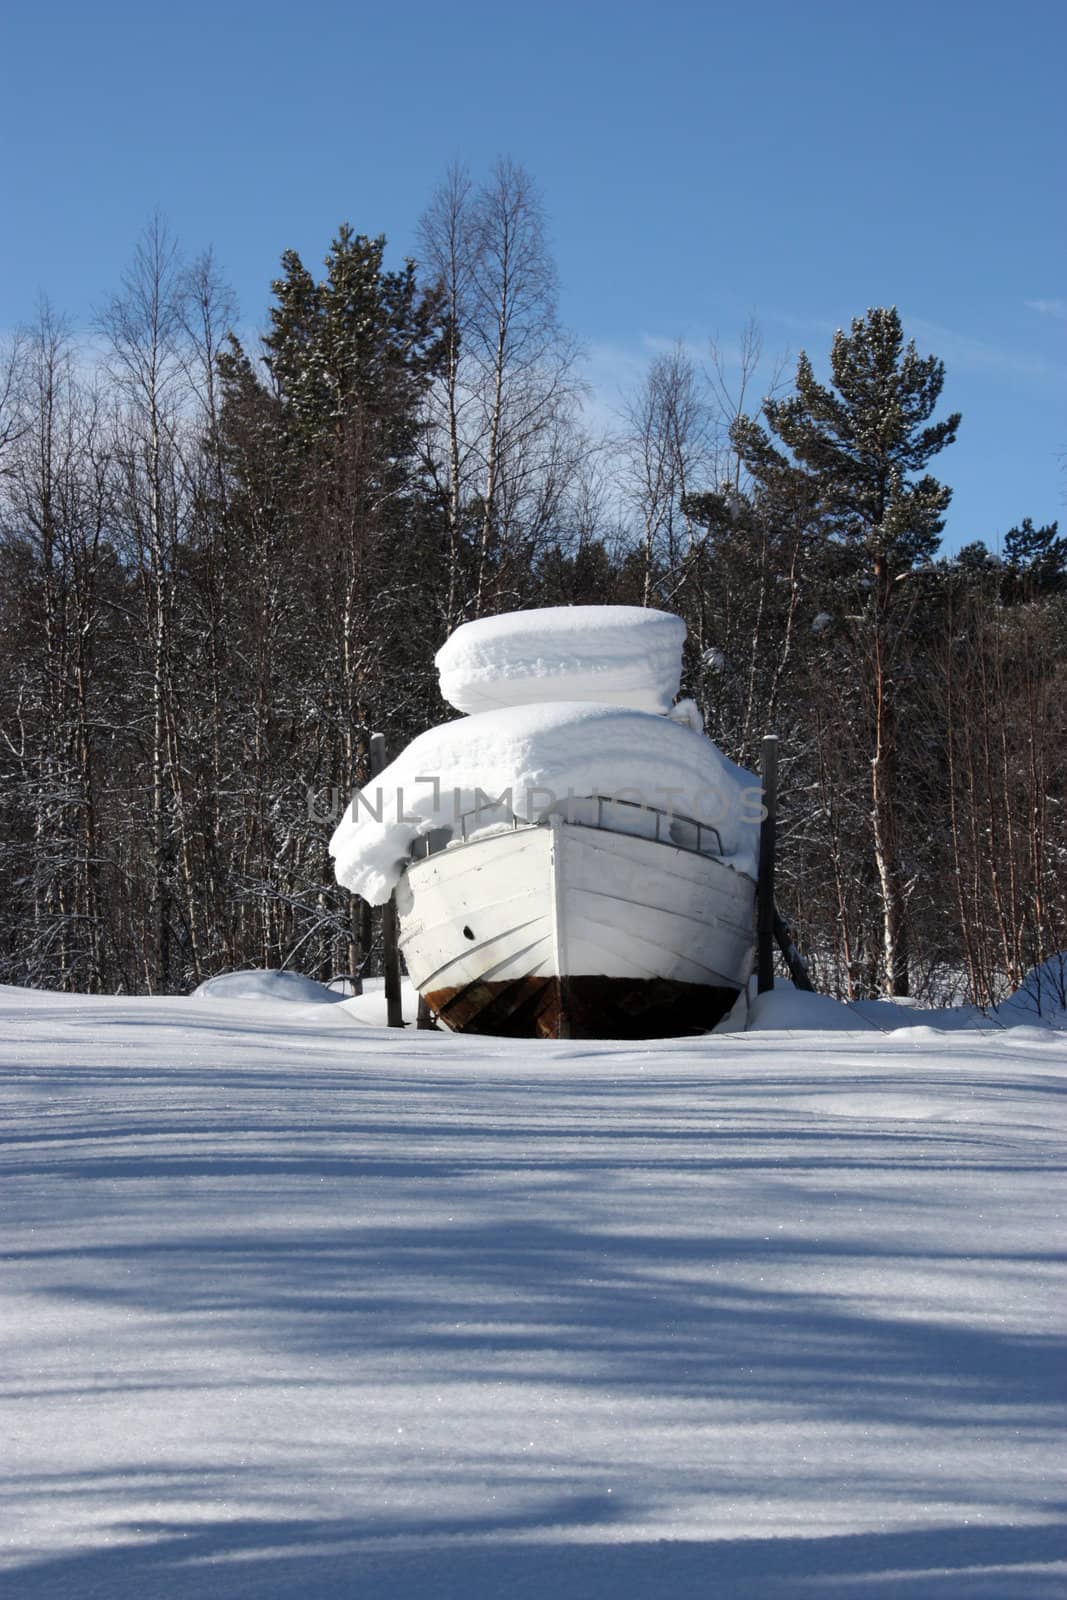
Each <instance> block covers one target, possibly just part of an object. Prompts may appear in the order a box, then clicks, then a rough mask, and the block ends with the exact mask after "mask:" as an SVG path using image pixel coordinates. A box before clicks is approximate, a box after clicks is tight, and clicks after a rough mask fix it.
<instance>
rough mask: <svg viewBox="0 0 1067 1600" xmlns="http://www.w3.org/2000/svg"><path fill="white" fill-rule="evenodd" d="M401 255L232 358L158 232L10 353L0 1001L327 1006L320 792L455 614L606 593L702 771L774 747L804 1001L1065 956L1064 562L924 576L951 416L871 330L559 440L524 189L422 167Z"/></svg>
mask: <svg viewBox="0 0 1067 1600" xmlns="http://www.w3.org/2000/svg"><path fill="white" fill-rule="evenodd" d="M418 238H419V245H418V258H417V261H409V262H405V263H403V264H402V265H401V266H400V267H398V268H394V267H390V266H388V265H387V263H386V253H385V241H384V239H382V238H380V237H373V236H366V235H361V234H357V233H355V232H354V231H353V230H352V229H351V228H350V227H348V226H347V225H346V226H344V227H342V228H341V229H340V230H339V231H338V234H337V236H336V238H335V239H334V240H333V242H332V244H331V245H330V248H329V251H328V253H327V255H326V258H325V263H324V271H323V272H322V274H321V276H317V275H316V274H315V273H313V272H311V271H310V270H309V269H308V268H307V267H306V266H305V264H304V262H303V261H302V260H301V258H300V257H299V256H298V255H297V254H296V253H295V252H292V251H290V252H287V253H286V254H285V255H284V256H283V258H282V262H281V270H280V273H279V276H278V277H277V278H276V279H275V280H274V282H273V283H272V285H271V295H272V298H271V305H270V312H269V326H268V328H267V331H266V332H265V333H264V334H263V335H262V337H261V338H259V339H258V340H255V341H251V340H247V339H243V338H242V337H241V336H239V334H238V333H237V332H236V331H235V329H236V327H237V314H236V308H235V306H234V305H233V303H232V298H231V296H230V294H229V292H228V290H227V288H226V286H225V284H224V283H223V282H222V281H221V279H220V276H219V274H218V272H217V270H216V267H215V264H214V262H213V260H212V258H211V256H210V254H208V255H204V256H202V257H200V258H198V259H196V260H193V261H188V260H186V259H185V258H184V257H183V256H182V254H181V253H180V251H179V250H178V248H177V245H176V244H175V242H174V241H173V240H172V238H171V237H170V236H169V233H168V231H167V228H166V226H165V225H164V224H163V223H162V222H161V221H158V220H157V221H155V222H154V223H152V224H151V225H150V227H149V228H148V229H147V230H146V232H145V235H144V237H143V238H142V240H141V242H140V244H139V246H138V248H137V250H136V252H135V254H134V257H133V260H132V262H131V265H130V268H129V270H128V272H127V273H126V275H125V277H124V279H123V282H122V284H121V285H120V287H119V290H118V291H117V293H116V294H115V295H114V297H113V299H112V300H111V302H110V303H109V304H108V305H107V306H105V307H104V308H103V310H102V311H101V313H100V315H99V317H98V319H97V322H96V325H95V328H94V331H93V335H92V338H91V339H90V340H87V341H86V340H78V339H76V338H75V337H74V335H73V334H72V333H71V331H70V330H69V329H68V327H67V326H66V325H65V324H64V322H63V320H62V319H61V318H60V317H59V316H58V315H57V314H56V313H54V312H53V311H52V310H50V309H48V308H45V309H43V310H42V311H41V313H40V315H39V317H38V319H37V321H36V323H35V324H34V325H33V326H32V327H29V328H27V329H26V330H24V331H23V332H22V333H20V334H19V335H18V336H17V337H16V338H15V339H13V340H12V341H10V344H9V348H8V349H7V350H6V352H5V355H4V360H3V365H2V369H0V784H2V797H0V886H2V899H0V981H5V982H11V983H23V984H31V985H35V986H39V987H53V988H64V989H70V990H80V991H88V992H110V991H122V992H143V991H148V992H184V991H186V990H188V989H189V988H190V987H192V986H193V985H194V984H195V983H197V982H198V981H200V980H201V979H203V978H204V977H207V976H210V975H211V974H213V973H215V972H218V971H221V970H226V969H230V968H236V967H242V966H249V965H254V966H267V967H279V966H283V965H284V966H290V967H294V968H296V969H299V970H302V971H306V972H309V973H312V974H314V975H317V976H320V977H324V978H329V977H333V976H336V975H340V974H344V975H348V976H350V977H352V978H353V979H356V980H357V981H358V978H359V976H360V975H361V974H363V973H365V972H367V971H370V970H374V967H375V963H376V961H377V937H378V935H377V929H376V921H375V918H373V917H372V915H371V913H370V909H369V908H368V907H366V906H364V905H362V904H360V903H359V902H358V901H356V900H355V899H353V897H351V896H349V895H347V894H346V893H344V892H343V891H341V890H340V889H338V888H337V886H336V885H335V883H334V881H333V875H332V871H331V869H330V862H329V858H328V855H327V852H326V842H327V840H328V837H329V834H330V831H331V819H330V816H329V814H328V810H323V809H322V807H321V806H320V805H319V804H318V803H317V801H316V798H315V797H316V796H321V795H323V794H324V793H327V794H328V793H329V791H330V790H331V789H333V788H338V789H341V790H342V791H345V792H347V790H349V789H350V788H351V787H352V786H353V785H355V784H359V783H362V782H365V781H366V780H367V779H368V776H369V766H368V763H369V740H370V734H371V733H372V732H373V731H377V730H381V731H383V732H384V733H385V734H386V736H387V738H388V741H389V745H390V748H391V749H393V750H398V749H399V748H400V747H401V746H402V745H403V744H404V743H406V742H407V741H408V740H409V739H410V738H411V737H413V736H414V735H415V734H416V733H418V732H419V731H421V730H422V729H424V728H426V727H428V726H430V725H432V724H434V723H436V722H439V721H442V720H444V719H445V718H446V717H448V716H450V715H452V713H450V712H449V710H448V708H446V707H445V706H444V705H443V704H442V703H441V701H440V698H439V695H438V693H437V686H436V676H435V673H434V670H433V654H434V651H435V649H436V648H437V647H438V646H439V644H440V643H441V642H442V641H443V639H444V638H445V637H446V636H447V634H448V633H449V632H450V631H451V630H452V628H454V627H455V626H457V625H458V624H459V623H460V622H462V621H464V620H468V619H470V618H473V617H477V616H481V615H486V614H489V613H492V612H497V611H502V610H512V609H518V608H523V607H529V606H540V605H558V604H584V603H599V602H617V603H628V604H637V605H653V606H661V607H663V608H665V609H668V610H671V611H675V612H678V613H679V614H681V615H682V616H683V617H684V618H685V621H686V623H687V626H688V630H689V636H688V642H687V646H686V659H685V677H684V682H683V691H684V692H685V693H687V694H689V695H691V696H692V697H693V698H694V699H695V700H696V701H697V703H698V705H699V707H700V709H701V711H702V713H703V715H704V717H705V721H706V725H707V728H708V732H709V734H710V735H711V736H712V737H713V738H714V739H715V740H716V741H717V743H718V744H719V745H720V746H721V747H722V748H723V750H724V751H725V752H726V753H727V754H728V755H730V756H731V757H732V758H733V759H735V760H737V761H739V762H740V763H741V764H742V765H746V766H749V767H751V766H753V765H754V764H755V762H756V761H757V759H758V748H759V741H760V738H761V736H762V735H763V733H764V732H766V731H770V730H774V731H777V732H778V733H779V735H780V736H781V739H782V746H783V756H782V783H783V796H782V826H783V843H782V874H783V882H782V890H781V895H780V898H781V899H782V901H783V910H784V911H785V912H786V913H787V914H788V916H789V917H790V918H791V920H792V923H793V926H794V928H795V929H796V932H797V935H798V938H799V940H800V942H801V943H802V944H803V946H804V947H805V949H806V951H807V952H808V954H809V956H810V959H811V963H812V966H813V969H814V976H815V979H816V982H817V985H818V986H819V987H823V988H825V989H827V990H828V991H830V992H833V993H836V994H839V995H841V996H844V997H848V998H858V997H863V996H867V995H872V994H879V993H891V994H897V995H908V994H913V995H915V996H917V997H919V998H921V999H928V1000H931V1001H934V1002H943V1001H945V1000H948V999H953V998H959V999H964V998H971V999H973V1000H975V1001H977V1002H979V1003H988V1002H990V1001H994V1000H996V999H997V998H999V997H1001V996H1002V995H1003V994H1004V993H1006V992H1007V991H1009V990H1010V989H1012V988H1014V987H1016V986H1017V985H1018V983H1019V982H1020V980H1021V979H1022V978H1023V976H1024V975H1025V973H1026V972H1027V971H1028V970H1029V969H1030V968H1031V967H1032V966H1034V965H1035V964H1036V963H1037V962H1039V961H1040V960H1042V959H1044V958H1046V957H1048V956H1050V955H1052V954H1053V953H1054V952H1056V951H1059V950H1062V949H1063V948H1064V947H1065V946H1067V826H1065V819H1064V798H1063V797H1064V795H1065V794H1067V782H1065V778H1067V772H1065V766H1067V755H1065V751H1067V737H1065V735H1067V727H1065V722H1067V715H1065V709H1064V708H1065V705H1067V695H1065V693H1064V690H1065V668H1064V661H1065V649H1064V646H1065V641H1067V539H1064V538H1063V537H1061V536H1060V534H1059V532H1058V529H1057V527H1056V525H1055V524H1050V525H1047V526H1043V527H1035V526H1034V525H1033V523H1032V521H1031V520H1029V519H1027V518H1025V517H1023V518H1021V520H1020V522H1019V525H1018V526H1017V527H1016V528H1015V529H1013V530H1012V531H1011V532H1010V533H1009V534H1008V536H1007V537H1006V539H1005V540H1004V543H1003V548H1002V549H1001V550H998V551H990V550H989V549H988V548H987V547H986V545H985V544H984V543H982V542H980V541H975V542H972V543H971V544H969V545H967V546H965V547H964V548H963V549H962V550H960V551H959V553H958V554H956V555H954V556H951V557H945V556H943V555H941V554H939V538H940V534H941V532H942V529H943V518H944V513H945V510H946V508H947V506H948V503H949V499H950V494H951V491H950V489H949V488H948V487H947V486H946V485H945V484H944V483H942V482H941V481H940V480H939V479H937V478H935V477H933V476H932V475H931V474H930V473H929V472H928V471H927V468H928V466H929V465H930V464H931V463H932V462H933V461H934V460H935V458H937V457H938V456H940V454H941V452H942V451H943V450H945V449H946V448H947V447H948V446H950V445H951V442H952V440H953V438H954V437H955V434H956V431H957V429H958V428H959V427H960V426H961V419H960V418H959V416H957V415H955V414H944V415H942V414H940V405H941V397H942V390H943V386H944V381H945V371H944V367H943V365H942V363H941V362H940V361H939V360H938V359H937V358H936V356H933V355H920V354H919V352H917V350H916V349H915V347H914V345H913V344H912V343H910V342H907V341H906V338H905V330H904V329H903V328H902V326H901V321H900V318H899V316H898V315H897V313H896V311H895V310H893V309H892V308H885V307H883V308H875V309H873V310H870V311H868V312H866V313H865V314H863V315H861V316H858V317H857V318H856V319H855V320H854V321H853V323H852V325H851V328H850V329H849V330H848V331H847V332H846V331H842V332H839V333H838V334H837V335H836V337H835V339H834V341H833V346H832V349H831V350H830V352H829V373H830V376H829V381H828V382H826V383H823V382H820V381H819V380H818V378H817V377H816V373H815V368H814V366H813V363H812V361H811V360H810V359H809V357H808V356H807V355H805V354H802V355H801V356H800V358H799V361H798V362H797V364H796V369H795V372H794V373H792V374H791V375H787V374H786V373H785V372H784V371H779V372H778V373H776V374H775V375H774V376H773V378H772V379H771V380H770V383H769V385H768V387H769V390H770V392H769V393H768V394H766V395H760V394H758V393H757V385H758V378H759V375H760V373H761V372H762V370H763V364H762V350H761V344H760V337H759V332H758V329H757V328H756V327H755V325H753V324H750V325H749V326H748V327H747V328H746V329H745V331H744V334H743V337H742V341H741V349H740V354H739V358H738V359H737V360H736V361H733V362H730V363H728V362H727V360H726V358H725V356H724V355H723V354H722V353H721V352H720V351H718V350H717V349H716V348H715V347H714V346H712V347H711V350H710V356H709V361H708V363H707V364H703V363H700V362H698V361H696V360H694V358H693V357H692V355H691V354H690V353H689V352H687V350H686V349H685V348H684V347H682V346H678V347H676V348H674V349H671V350H666V351H663V352H661V353H660V354H658V355H656V356H655V357H654V359H652V360H651V362H650V363H649V366H648V368H647V371H646V372H645V373H644V374H643V375H642V377H641V378H640V380H639V381H638V382H636V383H635V384H634V386H633V388H632V391H631V392H630V393H629V394H628V395H627V396H625V397H624V399H623V401H622V402H621V404H620V409H619V413H618V415H617V416H616V417H614V418H613V419H612V420H611V422H610V425H609V426H607V427H604V426H603V425H600V426H594V425H593V423H592V422H591V420H590V414H589V408H588V406H587V405H586V403H585V402H586V399H587V396H586V393H585V390H584V386H583V383H582V381H581V377H580V354H581V352H580V350H579V348H578V346H577V345H576V343H575V341H574V340H573V339H572V338H571V337H570V336H569V335H568V334H567V332H566V330H565V329H563V328H562V327H561V325H560V322H559V317H558V310H557V283H556V275H555V269H554V266H553V263H552V259H551V255H550V251H549V249H548V245H547V242H546V228H545V217H544V211H543V206H542V202H541V200H540V197H539V195H538V193H537V190H536V188H535V186H534V185H533V183H532V182H531V180H530V178H529V176H528V174H527V173H525V171H524V170H523V169H522V168H521V167H518V166H517V165H515V164H513V163H511V162H506V161H502V162H499V163H497V165H496V166H495V168H494V169H493V171H492V172H491V173H490V175H489V176H488V177H487V179H486V180H485V181H484V182H481V183H476V182H475V181H474V180H472V179H471V177H470V176H469V174H467V173H466V172H465V171H464V170H462V169H459V168H456V169H453V170H452V171H451V172H450V173H449V174H448V175H447V177H446V179H445V181H444V182H443V184H442V185H441V187H440V189H439V190H438V192H437V193H436V195H435V196H434V197H433V199H432V201H431V203H430V205H429V206H428V208H427V211H426V213H425V215H424V216H423V218H422V221H421V225H420V228H419V235H418ZM976 531H978V532H981V530H976ZM309 797H310V800H309Z"/></svg>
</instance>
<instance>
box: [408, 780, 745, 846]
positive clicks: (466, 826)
mask: <svg viewBox="0 0 1067 1600" xmlns="http://www.w3.org/2000/svg"><path fill="white" fill-rule="evenodd" d="M606 806H610V807H611V814H609V820H607V821H606V820H605V807H606ZM594 807H595V811H594V810H593V808H594ZM620 811H621V812H622V817H621V818H620V817H619V816H618V813H619V812H620ZM583 812H584V815H583V814H582V813H583ZM553 816H559V817H562V818H563V819H564V821H565V822H569V823H571V824H573V825H574V826H575V827H582V828H598V829H600V830H601V831H602V832H605V833H626V834H630V835H633V836H634V837H636V838H642V839H654V840H655V841H656V843H657V844H670V845H673V846H674V847H675V849H676V850H688V851H691V852H692V854H693V855H701V856H721V855H722V854H723V848H722V835H721V833H720V832H719V830H718V828H717V827H716V826H715V824H714V823H712V822H702V821H700V820H699V819H698V818H696V817H688V816H684V815H683V814H682V813H680V812H677V811H659V810H657V809H656V808H655V807H654V806H646V805H642V804H641V803H640V801H636V800H616V799H614V798H613V797H612V796H611V795H589V796H584V797H580V796H573V797H571V798H569V799H567V800H565V801H562V802H560V803H559V804H558V805H556V806H553V807H552V809H551V810H550V811H548V812H546V813H545V814H544V815H543V816H541V817H538V818H537V819H536V820H535V821H534V822H527V821H525V820H524V819H523V818H521V817H517V816H516V815H515V814H514V812H513V811H510V810H509V809H507V808H506V807H504V806H502V805H501V804H499V802H498V803H495V804H490V805H486V806H475V807H473V808H472V809H471V810H470V811H465V812H463V813H462V814H461V815H460V816H459V817H457V818H456V821H455V824H454V825H453V826H452V827H450V828H434V829H432V830H431V832H429V833H426V834H423V835H422V836H421V837H420V838H418V839H416V840H415V841H414V843H413V844H412V847H411V854H412V856H413V857H414V858H415V859H417V860H420V859H423V858H424V857H426V856H431V855H436V854H437V852H438V851H439V850H443V849H444V848H445V847H446V846H447V845H449V844H454V843H457V842H461V843H463V844H467V843H468V842H469V841H470V840H471V838H472V837H473V836H474V835H475V834H479V833H483V832H485V831H486V830H487V829H488V828H500V829H506V828H510V829H512V830H518V829H520V828H528V827H546V826H547V825H548V824H549V822H550V820H551V818H552V817H553ZM594 819H595V820H594ZM638 819H646V820H642V821H641V822H640V823H639V825H637V826H633V825H631V826H626V827H620V826H618V823H619V821H625V822H628V823H631V824H633V823H635V822H637V821H638ZM612 822H615V824H616V825H615V826H614V827H613V826H612V825H611V823H612Z"/></svg>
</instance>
